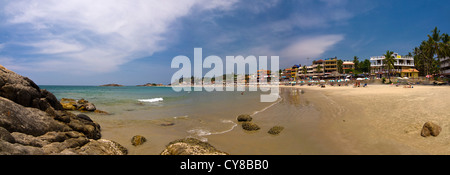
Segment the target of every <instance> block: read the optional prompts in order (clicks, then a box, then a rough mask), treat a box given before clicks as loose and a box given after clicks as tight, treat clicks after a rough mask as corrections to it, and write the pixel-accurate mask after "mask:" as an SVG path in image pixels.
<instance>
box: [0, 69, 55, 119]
mask: <svg viewBox="0 0 450 175" xmlns="http://www.w3.org/2000/svg"><path fill="white" fill-rule="evenodd" d="M0 96H1V97H4V98H7V99H9V100H11V101H13V102H15V103H17V104H19V105H22V106H24V107H33V108H36V109H40V110H43V111H45V110H46V109H47V108H48V107H52V108H53V109H55V110H62V109H63V108H62V106H61V104H60V103H59V102H58V100H57V99H56V97H55V96H54V95H53V94H52V93H50V92H48V91H47V90H45V89H40V88H39V86H37V85H36V84H35V83H34V82H33V81H31V80H30V79H29V78H27V77H22V76H21V75H19V74H16V73H15V72H13V71H10V70H8V69H6V68H4V67H3V68H0Z"/></svg>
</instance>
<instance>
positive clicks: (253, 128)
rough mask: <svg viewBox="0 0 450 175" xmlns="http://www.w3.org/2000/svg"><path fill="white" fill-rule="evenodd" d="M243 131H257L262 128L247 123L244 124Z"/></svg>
mask: <svg viewBox="0 0 450 175" xmlns="http://www.w3.org/2000/svg"><path fill="white" fill-rule="evenodd" d="M242 129H245V130H247V131H257V130H259V129H261V128H260V127H259V126H258V125H256V124H254V123H252V122H245V123H242Z"/></svg>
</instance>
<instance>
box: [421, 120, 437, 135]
mask: <svg viewBox="0 0 450 175" xmlns="http://www.w3.org/2000/svg"><path fill="white" fill-rule="evenodd" d="M441 130H442V128H441V127H440V126H439V125H437V124H434V123H433V122H426V123H425V124H424V125H423V127H422V131H421V132H420V135H421V136H422V137H428V136H434V137H436V136H438V135H439V133H441Z"/></svg>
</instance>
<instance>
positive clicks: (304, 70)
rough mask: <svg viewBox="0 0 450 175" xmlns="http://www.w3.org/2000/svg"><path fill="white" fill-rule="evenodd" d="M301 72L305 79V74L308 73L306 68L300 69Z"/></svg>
mask: <svg viewBox="0 0 450 175" xmlns="http://www.w3.org/2000/svg"><path fill="white" fill-rule="evenodd" d="M302 72H303V79H306V74H307V73H308V69H307V68H306V66H303V67H302Z"/></svg>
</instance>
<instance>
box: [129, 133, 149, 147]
mask: <svg viewBox="0 0 450 175" xmlns="http://www.w3.org/2000/svg"><path fill="white" fill-rule="evenodd" d="M146 141H147V139H146V138H145V137H144V136H141V135H135V136H133V138H131V144H132V145H133V146H138V145H142V144H144V143H145V142H146Z"/></svg>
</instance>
